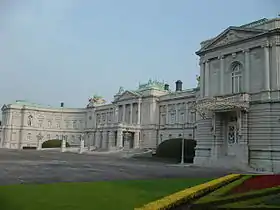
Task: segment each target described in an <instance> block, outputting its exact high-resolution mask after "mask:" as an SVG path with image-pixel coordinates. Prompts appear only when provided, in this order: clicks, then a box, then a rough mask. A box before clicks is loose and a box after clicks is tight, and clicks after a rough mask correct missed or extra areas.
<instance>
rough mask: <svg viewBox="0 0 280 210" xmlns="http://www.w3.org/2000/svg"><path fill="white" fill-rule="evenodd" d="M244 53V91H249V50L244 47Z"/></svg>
mask: <svg viewBox="0 0 280 210" xmlns="http://www.w3.org/2000/svg"><path fill="white" fill-rule="evenodd" d="M243 52H244V53H245V75H244V76H245V92H247V93H249V92H250V50H249V49H246V50H244V51H243Z"/></svg>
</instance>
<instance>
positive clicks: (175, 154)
mask: <svg viewBox="0 0 280 210" xmlns="http://www.w3.org/2000/svg"><path fill="white" fill-rule="evenodd" d="M195 146H196V141H195V140H192V139H184V154H185V158H184V162H185V163H192V162H193V158H194V156H195ZM181 153H182V138H176V139H169V140H166V141H164V142H162V143H161V144H160V145H159V146H158V147H157V150H156V156H157V157H161V158H170V159H175V160H176V161H178V162H179V161H181V155H182V154H181Z"/></svg>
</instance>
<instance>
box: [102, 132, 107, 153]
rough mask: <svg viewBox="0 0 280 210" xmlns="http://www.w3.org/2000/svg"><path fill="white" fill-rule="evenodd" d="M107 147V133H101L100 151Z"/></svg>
mask: <svg viewBox="0 0 280 210" xmlns="http://www.w3.org/2000/svg"><path fill="white" fill-rule="evenodd" d="M107 147H108V132H107V131H103V133H102V149H107Z"/></svg>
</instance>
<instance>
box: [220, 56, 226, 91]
mask: <svg viewBox="0 0 280 210" xmlns="http://www.w3.org/2000/svg"><path fill="white" fill-rule="evenodd" d="M219 59H220V94H221V95H223V94H224V89H225V87H224V77H225V76H224V74H225V73H224V72H225V67H224V66H225V62H224V56H223V55H221V56H220V57H219Z"/></svg>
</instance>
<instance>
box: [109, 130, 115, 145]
mask: <svg viewBox="0 0 280 210" xmlns="http://www.w3.org/2000/svg"><path fill="white" fill-rule="evenodd" d="M114 141H115V131H110V133H109V143H108V149H109V150H111V148H114V147H115V145H114Z"/></svg>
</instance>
